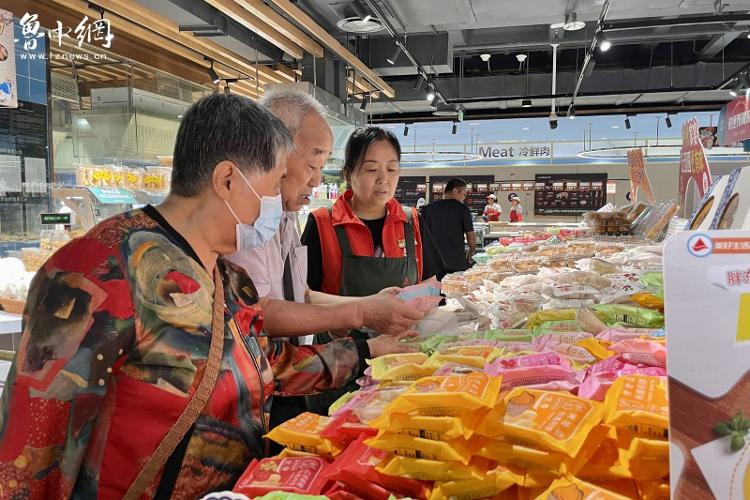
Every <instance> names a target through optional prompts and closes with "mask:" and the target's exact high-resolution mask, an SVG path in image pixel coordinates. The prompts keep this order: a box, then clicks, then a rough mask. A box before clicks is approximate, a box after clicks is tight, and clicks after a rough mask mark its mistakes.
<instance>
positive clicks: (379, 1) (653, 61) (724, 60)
mask: <svg viewBox="0 0 750 500" xmlns="http://www.w3.org/2000/svg"><path fill="white" fill-rule="evenodd" d="M605 3H608V4H609V8H608V11H607V12H606V17H605V18H604V19H603V22H602V23H601V24H599V18H600V16H601V15H602V11H603V7H604V6H605ZM297 4H298V5H299V6H300V7H301V8H302V9H304V10H305V11H306V12H307V13H308V14H309V15H310V16H311V17H312V18H313V19H315V21H316V22H317V23H318V24H320V25H321V26H323V27H324V28H325V29H326V30H328V31H329V32H330V33H332V34H335V35H336V36H337V37H338V38H339V39H340V40H341V41H342V43H344V44H345V45H346V46H347V47H348V48H349V49H350V50H352V52H353V53H354V54H355V55H357V56H358V57H359V58H360V59H362V60H363V61H364V62H365V63H366V64H368V65H369V66H370V67H371V68H373V69H375V70H376V71H377V72H378V73H379V74H381V75H383V76H384V79H385V81H386V82H388V84H390V85H391V86H392V87H393V88H394V90H395V92H396V96H395V97H394V98H391V99H388V98H385V97H384V96H378V97H377V98H373V99H372V102H371V103H370V104H368V106H367V112H368V113H369V114H370V115H371V117H372V119H373V121H375V122H418V121H429V120H445V119H446V118H445V116H443V117H440V116H435V115H434V114H433V113H434V112H435V111H437V110H440V111H453V110H459V109H460V110H461V111H463V114H464V119H470V118H475V119H484V118H504V117H518V116H548V115H549V114H550V111H551V106H552V101H553V97H554V98H555V100H556V104H557V108H556V111H557V113H558V114H560V115H564V114H566V113H567V112H568V106H569V105H570V103H571V100H572V97H573V96H574V95H575V96H576V98H575V101H574V102H575V111H576V112H577V113H578V114H584V115H585V114H610V113H639V112H646V111H662V110H664V111H667V110H674V111H679V110H696V111H702V110H714V109H718V108H719V107H720V106H721V105H722V104H723V103H725V102H726V101H728V100H730V99H731V96H730V95H729V92H728V90H729V89H731V88H732V87H733V86H734V85H735V83H736V80H733V78H734V77H735V76H737V75H738V74H740V73H741V72H743V71H745V70H746V69H747V66H748V64H749V63H750V39H748V37H747V35H748V32H750V0H611V1H609V2H605V0H398V1H397V0H297ZM353 11H356V12H360V13H361V12H363V11H364V12H365V13H367V14H370V15H373V16H375V17H376V18H382V21H383V22H384V24H386V25H387V28H389V29H383V30H382V31H379V32H377V33H373V34H369V35H355V34H352V33H347V32H344V31H342V30H341V29H339V28H338V27H337V25H336V23H337V22H338V21H339V20H340V19H341V17H342V16H343V15H344V13H345V12H353ZM574 13H575V15H576V17H577V19H578V21H583V22H585V27H583V29H580V30H578V31H566V30H565V29H562V28H561V27H557V28H553V25H555V24H562V23H564V22H565V20H566V16H568V17H567V18H568V20H570V16H572V15H573V14H574ZM600 28H601V29H603V32H604V35H605V36H606V38H607V39H608V40H609V41H610V42H611V43H612V48H611V49H610V50H609V51H607V52H602V51H601V50H600V49H599V48H596V49H594V50H593V51H592V50H591V47H592V40H593V39H594V37H595V35H596V32H597V30H599V29H600ZM391 32H392V34H391ZM394 40H397V41H399V42H400V43H403V44H404V46H405V47H406V48H407V49H408V51H409V53H410V54H411V56H413V58H414V62H416V63H417V65H415V64H413V61H412V60H410V57H408V56H407V55H405V54H404V53H401V54H399V55H398V58H397V60H396V63H395V64H389V63H388V62H386V59H387V58H388V57H390V56H391V55H392V54H393V53H394V50H395V47H396V46H395V42H394ZM551 43H556V44H559V49H558V53H557V72H556V75H557V82H556V83H557V88H556V92H555V94H554V95H553V93H552V75H553V67H552V66H553V63H552V61H553V50H552V47H551V45H550V44H551ZM481 54H489V55H490V58H489V61H485V60H483V59H482V58H481V57H480V55H481ZM519 54H521V55H524V56H526V61H525V62H524V64H520V63H519V60H518V59H517V57H516V56H517V55H519ZM588 54H590V55H592V56H593V60H594V62H593V64H592V63H590V64H589V66H590V67H591V68H589V74H588V75H587V76H585V77H583V78H580V76H581V70H582V67H583V64H584V61H585V60H586V58H587V55H588ZM417 66H418V67H419V69H418V68H417ZM421 70H424V73H425V75H424V76H426V77H428V78H429V80H430V81H431V82H432V83H433V84H434V86H435V89H436V90H437V92H438V95H439V97H438V102H437V103H435V105H434V106H432V105H431V103H430V102H428V100H427V99H426V98H425V89H424V87H422V88H420V89H419V90H415V88H414V87H415V78H416V76H417V74H418V71H421ZM579 78H580V80H581V81H580V84H579ZM577 87H578V92H577V93H576V88H577ZM526 98H528V99H531V101H532V102H531V106H530V107H521V106H522V102H523V100H524V99H526Z"/></svg>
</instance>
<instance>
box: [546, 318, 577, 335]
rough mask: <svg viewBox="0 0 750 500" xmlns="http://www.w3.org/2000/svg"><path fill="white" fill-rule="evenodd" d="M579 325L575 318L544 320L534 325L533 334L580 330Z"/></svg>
mask: <svg viewBox="0 0 750 500" xmlns="http://www.w3.org/2000/svg"><path fill="white" fill-rule="evenodd" d="M581 331H583V330H581V325H580V323H578V321H576V320H565V321H545V322H544V323H542V324H541V325H537V326H535V327H534V335H544V334H546V333H560V332H581Z"/></svg>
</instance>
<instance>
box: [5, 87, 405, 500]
mask: <svg viewBox="0 0 750 500" xmlns="http://www.w3.org/2000/svg"><path fill="white" fill-rule="evenodd" d="M217 138H220V140H217ZM292 147H293V144H292V139H291V136H290V135H289V132H288V131H287V129H286V127H284V125H283V124H282V123H281V121H279V120H278V119H277V118H276V117H274V116H273V115H272V114H271V113H269V112H268V111H267V110H266V109H265V108H263V107H261V106H259V105H257V104H255V103H253V102H252V101H251V100H250V99H247V98H245V97H241V96H237V95H233V94H213V95H210V96H208V97H204V98H203V99H201V100H200V101H198V102H197V103H195V104H194V105H193V106H192V107H191V108H190V109H189V110H188V111H187V112H186V113H185V114H184V117H183V119H182V122H181V123H180V127H179V130H178V132H177V138H176V143H175V151H174V167H173V170H172V182H171V188H170V193H169V195H168V196H167V198H166V199H165V200H164V202H163V203H162V204H161V205H159V206H158V207H153V206H147V207H145V208H143V209H139V210H133V211H131V212H128V213H125V214H121V215H118V216H115V217H113V218H111V219H107V220H106V221H104V222H101V223H100V224H98V225H96V226H95V227H94V228H93V229H92V230H91V231H89V232H88V233H87V234H86V235H85V236H83V237H81V238H77V239H75V240H73V241H71V242H70V243H68V244H67V245H66V246H65V247H63V248H62V249H60V250H58V251H57V252H56V253H55V254H54V255H53V256H52V257H51V258H50V259H49V260H48V261H47V262H46V263H45V264H44V265H43V266H42V267H41V269H40V270H39V272H38V273H37V275H36V277H35V278H34V281H33V283H32V285H31V288H30V290H29V295H28V299H27V302H26V310H25V312H24V319H25V322H24V323H25V324H24V332H23V335H22V337H21V341H20V345H19V349H18V353H17V354H16V358H15V361H14V362H13V365H12V367H11V369H10V373H9V376H8V380H7V383H6V385H5V390H4V391H3V394H2V400H1V406H2V414H1V416H0V478H2V491H3V494H2V495H1V496H3V497H5V496H15V497H18V498H30V499H48V498H70V497H73V498H102V499H114V498H118V499H119V498H123V497H127V498H138V499H141V498H144V497H145V498H173V499H182V498H199V497H201V496H203V495H205V494H206V493H209V492H213V491H221V490H228V489H231V488H232V486H233V485H234V484H235V483H236V481H237V480H238V478H239V477H240V475H241V474H242V472H243V471H244V470H245V468H246V467H247V466H248V464H249V463H250V462H251V461H252V460H253V459H255V458H262V457H263V456H264V455H265V452H266V448H265V440H264V439H263V436H264V434H265V433H266V432H267V431H268V410H269V409H270V405H271V401H272V395H273V394H274V393H279V394H285V395H289V394H308V393H317V392H320V391H324V390H327V389H329V388H333V387H341V386H343V385H344V384H346V383H347V382H349V381H350V380H353V379H355V378H356V377H358V376H359V375H360V374H361V373H362V371H363V369H364V367H365V360H366V359H367V358H369V357H375V356H378V355H382V354H385V353H389V352H399V351H401V350H402V349H403V343H402V342H400V340H401V339H402V338H403V336H388V335H382V336H380V337H378V338H374V339H369V340H353V339H351V338H346V339H341V340H337V341H335V342H333V343H331V344H329V345H325V346H306V347H296V346H293V345H291V344H290V343H288V342H285V341H282V340H275V339H271V338H269V337H267V336H264V335H261V330H262V328H263V314H262V311H261V308H260V304H259V299H258V294H257V291H256V289H255V285H254V284H253V282H252V280H251V279H250V278H249V277H248V276H247V274H246V273H245V272H244V271H243V270H242V269H241V268H240V267H238V266H236V265H234V264H232V263H231V262H228V261H226V260H224V259H222V258H221V256H222V255H227V254H231V253H234V252H236V251H238V250H244V249H249V248H255V247H258V246H261V245H263V244H265V243H266V242H267V241H269V240H270V239H271V238H273V237H274V235H275V233H276V231H278V228H279V221H280V219H281V217H282V210H281V199H280V182H281V178H282V176H283V175H284V173H285V170H286V169H285V166H284V164H285V155H286V153H287V152H288V151H289V150H290V149H291V148H292Z"/></svg>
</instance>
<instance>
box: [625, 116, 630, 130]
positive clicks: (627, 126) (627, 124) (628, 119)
mask: <svg viewBox="0 0 750 500" xmlns="http://www.w3.org/2000/svg"><path fill="white" fill-rule="evenodd" d="M625 128H626V129H628V130H630V118H625Z"/></svg>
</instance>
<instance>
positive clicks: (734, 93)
mask: <svg viewBox="0 0 750 500" xmlns="http://www.w3.org/2000/svg"><path fill="white" fill-rule="evenodd" d="M729 95H731V96H732V97H737V96H738V95H740V86H739V85H735V86H734V87H732V89H731V90H730V91H729Z"/></svg>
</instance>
